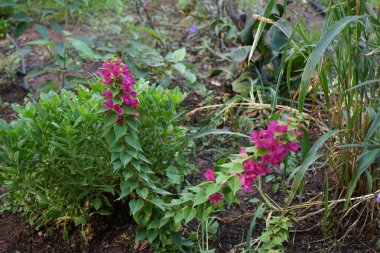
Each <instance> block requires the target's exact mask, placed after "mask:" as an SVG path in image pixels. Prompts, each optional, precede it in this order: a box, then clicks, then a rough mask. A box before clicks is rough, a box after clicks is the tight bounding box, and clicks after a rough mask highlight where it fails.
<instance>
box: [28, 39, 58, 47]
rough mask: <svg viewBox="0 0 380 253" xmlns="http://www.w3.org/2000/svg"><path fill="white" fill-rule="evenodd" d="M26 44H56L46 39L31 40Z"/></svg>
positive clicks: (49, 45) (50, 45)
mask: <svg viewBox="0 0 380 253" xmlns="http://www.w3.org/2000/svg"><path fill="white" fill-rule="evenodd" d="M25 45H36V46H48V47H52V46H54V45H55V42H54V41H50V40H45V39H44V40H34V41H30V42H28V43H26V44H25Z"/></svg>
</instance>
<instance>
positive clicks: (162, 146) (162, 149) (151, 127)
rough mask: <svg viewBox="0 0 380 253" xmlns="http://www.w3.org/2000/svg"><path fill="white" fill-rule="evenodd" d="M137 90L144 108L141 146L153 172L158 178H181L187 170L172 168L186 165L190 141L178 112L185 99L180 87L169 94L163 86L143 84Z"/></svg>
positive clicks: (140, 129) (141, 116)
mask: <svg viewBox="0 0 380 253" xmlns="http://www.w3.org/2000/svg"><path fill="white" fill-rule="evenodd" d="M137 89H138V90H137V92H138V93H139V97H140V104H141V108H142V109H141V112H140V116H139V120H140V121H141V126H140V128H139V135H140V136H141V137H140V144H141V146H142V147H143V150H144V152H145V153H146V154H149V162H150V163H151V168H152V170H153V171H154V172H155V173H156V175H161V176H162V175H165V174H166V175H168V174H174V173H175V174H177V176H180V174H182V173H183V169H181V170H180V171H178V170H177V169H178V168H177V169H176V168H171V169H169V168H170V165H174V164H177V165H182V166H183V165H184V164H183V161H181V159H182V160H183V158H182V154H183V150H184V149H185V148H186V146H187V143H188V141H189V137H187V135H186V129H184V128H182V127H181V126H180V124H181V122H180V121H181V118H182V117H181V116H182V113H180V112H178V107H179V105H180V104H181V103H182V101H183V99H184V98H185V96H184V94H183V93H182V92H181V91H180V90H179V88H178V87H177V88H175V89H173V90H170V92H168V90H167V89H165V88H163V87H161V86H155V85H152V86H149V84H148V83H147V82H143V81H141V82H140V83H139V86H138V87H137ZM176 161H177V162H176ZM169 179H170V178H169Z"/></svg>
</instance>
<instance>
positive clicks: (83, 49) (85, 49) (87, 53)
mask: <svg viewBox="0 0 380 253" xmlns="http://www.w3.org/2000/svg"><path fill="white" fill-rule="evenodd" d="M70 41H71V45H72V46H73V47H74V48H75V49H76V50H78V51H79V52H80V53H82V54H83V57H84V58H90V59H99V58H100V57H99V55H96V54H94V52H93V51H92V49H91V48H90V47H89V46H88V45H87V44H86V43H84V42H83V41H81V40H77V39H70Z"/></svg>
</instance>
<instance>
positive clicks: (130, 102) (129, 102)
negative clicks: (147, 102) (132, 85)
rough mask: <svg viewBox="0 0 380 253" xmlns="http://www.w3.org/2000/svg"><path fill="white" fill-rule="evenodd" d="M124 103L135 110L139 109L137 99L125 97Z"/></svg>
mask: <svg viewBox="0 0 380 253" xmlns="http://www.w3.org/2000/svg"><path fill="white" fill-rule="evenodd" d="M123 101H124V103H125V104H126V105H130V106H132V107H133V108H134V109H136V108H137V106H138V104H139V102H138V100H137V99H136V98H133V97H130V96H129V95H125V96H124V97H123Z"/></svg>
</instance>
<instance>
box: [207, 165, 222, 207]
mask: <svg viewBox="0 0 380 253" xmlns="http://www.w3.org/2000/svg"><path fill="white" fill-rule="evenodd" d="M203 176H204V178H205V179H206V180H207V181H214V180H215V172H214V169H209V170H207V171H206V172H205V173H204V174H203ZM208 199H209V200H210V201H211V202H212V203H213V204H214V205H217V204H218V202H219V200H222V199H224V196H223V195H222V194H220V193H214V194H212V195H211V196H210V197H209V198H208Z"/></svg>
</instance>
